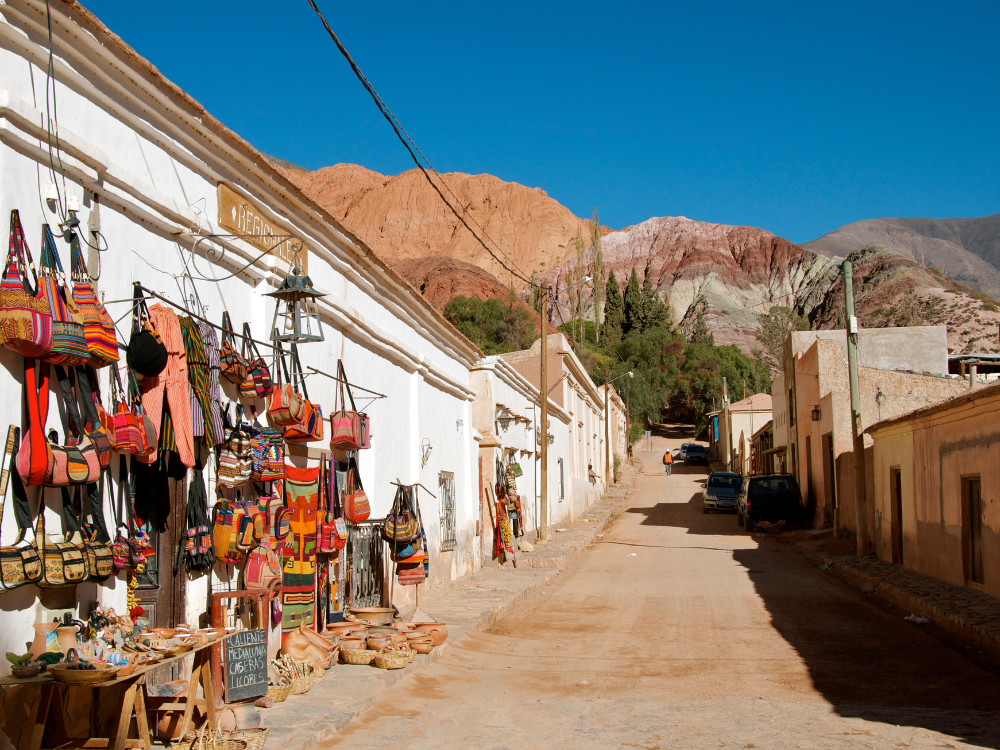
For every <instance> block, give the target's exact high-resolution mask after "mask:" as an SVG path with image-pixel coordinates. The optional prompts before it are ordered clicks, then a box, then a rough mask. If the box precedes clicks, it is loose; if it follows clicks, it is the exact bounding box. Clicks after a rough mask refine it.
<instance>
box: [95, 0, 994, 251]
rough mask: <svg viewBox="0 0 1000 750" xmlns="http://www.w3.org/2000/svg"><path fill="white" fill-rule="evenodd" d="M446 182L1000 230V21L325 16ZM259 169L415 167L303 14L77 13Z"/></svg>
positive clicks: (923, 11) (962, 11)
mask: <svg viewBox="0 0 1000 750" xmlns="http://www.w3.org/2000/svg"><path fill="white" fill-rule="evenodd" d="M317 2H318V4H319V6H320V8H321V9H322V10H323V11H324V13H325V14H326V16H327V19H328V20H329V21H330V23H331V25H332V26H333V28H334V30H335V31H336V32H337V33H338V35H339V36H340V38H341V40H342V41H343V42H344V44H345V45H346V46H347V48H348V49H349V50H350V51H351V53H352V54H353V56H354V58H355V60H356V61H357V62H358V64H359V66H360V67H361V69H362V70H363V71H364V73H365V74H366V76H367V77H368V79H369V80H370V81H371V82H372V83H373V84H374V86H375V88H376V89H377V90H378V91H379V93H380V94H381V95H382V97H383V99H385V101H386V102H387V103H388V104H389V106H390V107H391V108H392V109H393V110H394V112H395V114H396V116H397V117H398V118H399V119H400V120H401V121H402V123H403V125H404V126H405V127H406V128H407V129H408V130H409V132H410V134H411V135H412V136H413V137H414V139H415V140H416V141H417V143H418V144H419V145H420V147H421V148H422V149H423V151H424V153H426V154H427V156H428V157H429V158H430V159H431V162H432V163H433V164H434V166H435V167H436V168H437V169H438V170H439V171H442V172H444V171H460V172H472V173H479V172H488V173H491V174H494V175H497V176H498V177H501V178H502V179H504V180H511V181H515V182H520V183H523V184H525V185H529V186H532V187H534V186H539V187H542V188H543V189H545V190H546V191H548V193H549V195H550V196H552V197H553V198H555V199H556V200H558V201H560V202H561V203H563V204H565V205H567V206H568V207H569V208H570V209H571V210H573V211H574V212H575V213H576V214H577V215H579V216H587V215H589V213H590V209H591V207H592V206H597V207H598V209H599V210H600V215H601V223H602V224H607V225H610V226H612V227H621V226H625V225H628V224H634V223H637V222H639V221H642V220H644V219H647V218H649V217H651V216H665V215H670V216H679V215H683V216H687V217H689V218H692V219H699V220H703V221H712V222H721V223H727V224H749V225H752V226H759V227H763V228H765V229H767V230H769V231H772V232H775V233H776V234H779V235H782V236H784V237H787V238H788V239H790V240H792V241H794V242H804V241H807V240H810V239H814V238H816V237H818V236H819V235H821V234H823V233H824V232H827V231H830V230H832V229H835V228H836V227H838V226H840V225H842V224H845V223H848V222H851V221H856V220H858V219H866V218H872V217H878V216H906V217H914V216H920V217H955V216H980V215H985V214H992V213H997V212H1000V90H998V89H1000V44H998V43H997V30H998V29H1000V3H998V2H996V1H995V0H994V1H993V2H971V1H969V2H965V1H962V2H934V3H931V2H920V1H919V0H909V1H907V2H889V1H887V2H880V3H872V2H864V3H860V2H842V1H841V2H812V3H803V2H801V1H797V2H768V1H767V0H765V2H759V3H748V2H745V0H740V1H736V0H725V1H719V2H706V1H704V0H702V1H701V2H687V3H665V2H652V3H595V2H572V3H571V2H558V3H557V2H537V0H536V1H535V2H524V1H523V0H508V1H507V2H503V3H496V2H494V3H476V2H472V3H470V2H432V3H418V2H412V0H411V1H409V2H398V1H397V0H386V1H384V2H377V3H357V2H352V3H345V2H332V1H331V0H317ZM85 4H86V5H87V6H88V7H89V8H90V9H91V10H93V11H94V12H95V13H96V14H97V15H98V17H100V18H101V19H102V20H103V21H104V22H105V23H106V24H108V26H110V27H111V29H112V30H113V31H115V32H116V33H118V34H119V35H120V36H122V37H123V38H124V39H125V41H126V42H128V43H129V44H131V45H132V46H134V47H135V48H136V50H138V52H139V53H140V54H142V55H144V56H145V57H147V58H149V59H150V60H151V61H152V62H153V63H154V64H155V65H157V66H158V67H159V68H160V69H161V70H162V71H163V72H164V73H165V74H166V75H167V76H168V77H169V78H171V79H172V80H173V81H175V82H176V83H177V84H179V85H180V86H182V87H183V88H185V89H186V90H187V91H188V92H190V93H191V94H192V95H193V96H194V97H195V98H196V99H198V100H199V101H201V102H202V103H203V104H204V105H205V106H206V107H207V108H208V110H209V111H210V112H212V113H213V114H214V115H215V116H216V117H218V118H219V119H220V120H222V121H223V122H224V123H226V124H227V125H228V126H229V127H231V128H233V129H234V130H235V131H236V132H238V133H239V134H240V135H242V136H243V137H245V138H246V139H247V140H249V141H250V142H251V143H253V144H254V145H255V146H257V147H258V148H260V149H261V150H262V151H264V152H266V153H269V154H272V155H275V156H279V157H281V158H284V159H288V160H289V161H292V162H296V163H298V164H301V165H303V166H305V167H308V168H310V169H316V168H319V167H322V166H326V165H329V164H334V163H337V162H354V163H357V164H362V165H364V166H366V167H369V168H371V169H374V170H376V171H378V172H381V173H383V174H396V173H398V172H401V171H403V170H406V169H409V168H411V167H412V163H411V162H410V161H409V157H408V155H407V154H406V152H405V151H404V150H403V147H402V146H401V145H400V144H399V142H398V141H397V140H396V139H395V137H394V135H393V133H392V131H391V130H390V129H389V126H388V124H387V123H386V122H385V121H384V120H383V119H382V118H381V116H380V115H379V113H378V111H377V110H376V109H375V106H374V104H373V103H372V102H371V100H370V99H369V98H368V95H367V94H366V93H365V91H364V89H363V88H362V87H361V85H360V83H359V82H358V81H357V80H356V79H355V78H354V76H353V74H352V73H351V71H350V69H349V67H348V66H347V63H346V61H345V60H344V59H343V58H342V57H341V56H340V54H339V53H338V52H337V49H336V47H335V46H334V45H333V43H332V41H331V40H330V39H329V37H327V36H326V33H325V32H324V31H323V29H322V27H321V25H320V23H319V19H318V18H317V17H316V16H315V14H314V13H313V12H312V10H311V9H310V8H309V5H308V3H307V2H306V0H284V1H283V2H280V3H274V2H270V3H265V2H261V1H260V0H243V1H242V2H219V0H208V1H207V2H206V1H205V0H200V1H199V2H192V0H173V1H172V2H164V3H139V4H136V3H135V2H134V1H129V2H125V0H89V2H88V0H85Z"/></svg>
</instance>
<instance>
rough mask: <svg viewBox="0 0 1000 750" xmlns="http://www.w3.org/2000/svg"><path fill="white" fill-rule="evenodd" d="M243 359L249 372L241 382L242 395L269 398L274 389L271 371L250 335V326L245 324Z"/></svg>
mask: <svg viewBox="0 0 1000 750" xmlns="http://www.w3.org/2000/svg"><path fill="white" fill-rule="evenodd" d="M243 360H244V362H246V364H247V374H246V377H245V378H243V382H242V383H240V395H241V396H243V397H244V398H267V397H268V396H270V395H271V393H272V391H274V384H273V383H272V381H271V371H270V370H269V369H268V367H267V362H265V361H264V358H263V357H262V356H260V352H259V351H258V350H257V344H255V343H254V340H253V337H252V336H251V335H250V326H249V325H248V324H247V323H244V324H243Z"/></svg>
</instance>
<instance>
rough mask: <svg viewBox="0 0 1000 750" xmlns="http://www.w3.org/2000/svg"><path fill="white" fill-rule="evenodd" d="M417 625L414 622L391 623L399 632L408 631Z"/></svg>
mask: <svg viewBox="0 0 1000 750" xmlns="http://www.w3.org/2000/svg"><path fill="white" fill-rule="evenodd" d="M416 626H417V624H416V623H415V622H397V623H396V624H395V625H393V627H394V628H396V630H398V631H399V632H400V633H409V632H412V631H413V629H414V628H415V627H416Z"/></svg>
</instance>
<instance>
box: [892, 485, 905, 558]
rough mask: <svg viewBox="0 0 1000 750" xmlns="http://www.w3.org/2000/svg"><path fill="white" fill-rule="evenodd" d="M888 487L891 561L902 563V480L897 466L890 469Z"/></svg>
mask: <svg viewBox="0 0 1000 750" xmlns="http://www.w3.org/2000/svg"><path fill="white" fill-rule="evenodd" d="M891 471H892V474H891V475H890V477H889V485H890V487H889V489H890V490H891V495H892V513H891V516H890V519H889V520H890V523H891V524H892V561H893V562H894V563H899V564H900V565H902V564H903V482H902V476H901V474H900V471H899V468H898V467H893V468H892V469H891Z"/></svg>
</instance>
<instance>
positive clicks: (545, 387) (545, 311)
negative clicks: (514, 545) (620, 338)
mask: <svg viewBox="0 0 1000 750" xmlns="http://www.w3.org/2000/svg"><path fill="white" fill-rule="evenodd" d="M541 314H542V326H541V328H542V362H541V368H542V372H541V381H542V386H541V390H540V392H539V394H540V396H541V400H542V405H541V406H542V416H541V441H542V443H541V450H540V453H541V456H542V507H541V516H542V517H541V518H540V519H539V520H538V539H539V541H542V542H544V541H546V540H547V539H548V538H549V379H548V371H549V370H548V362H547V361H546V360H548V343H549V327H548V326H549V320H548V318H549V285H548V284H545V285H544V286H542V311H541Z"/></svg>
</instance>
